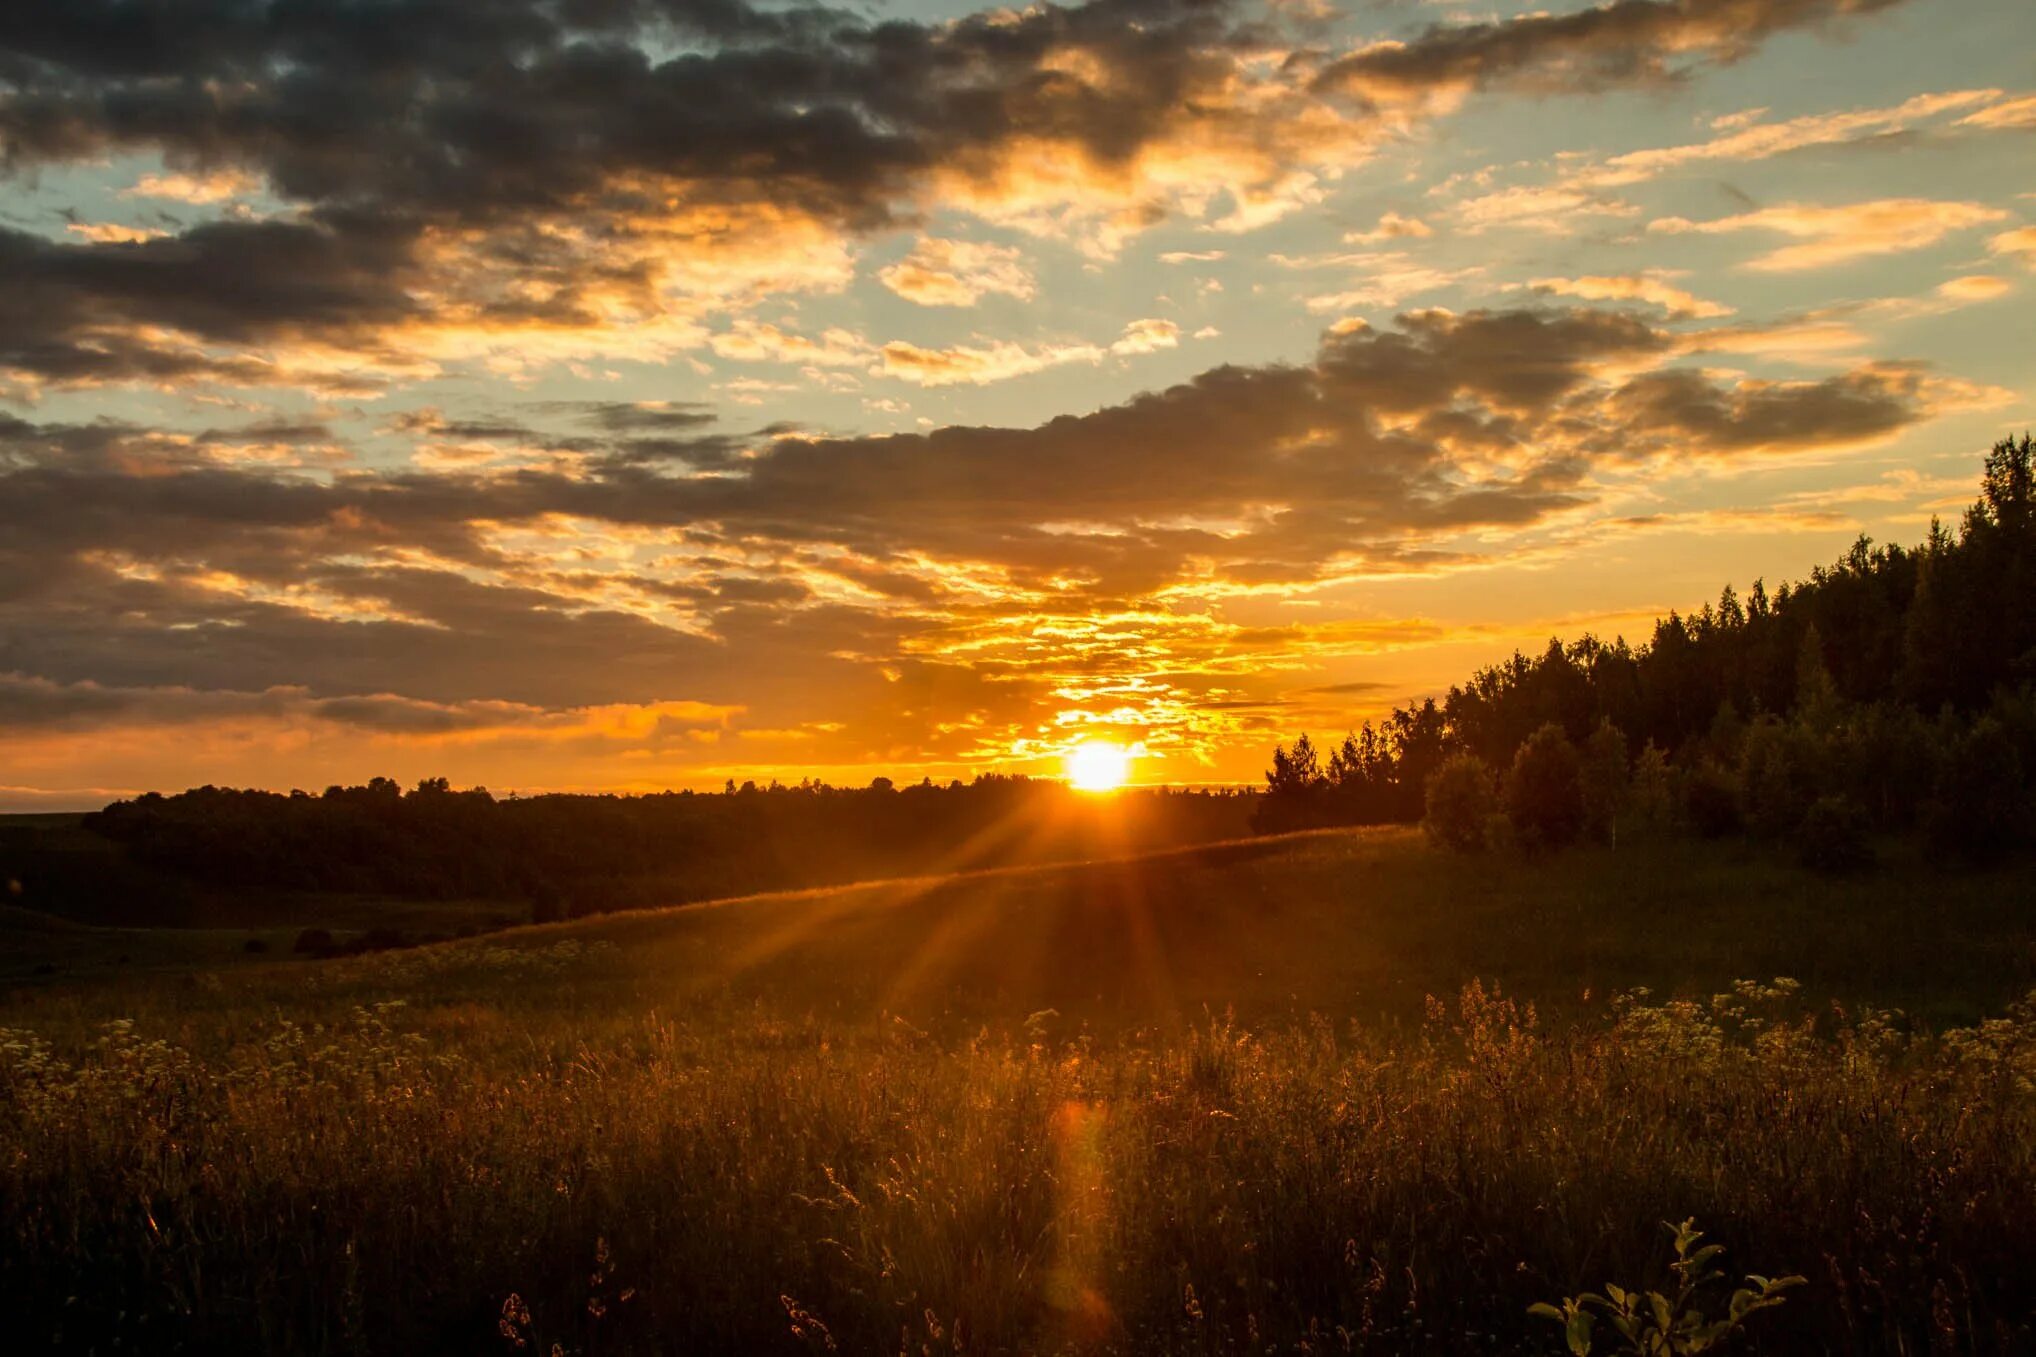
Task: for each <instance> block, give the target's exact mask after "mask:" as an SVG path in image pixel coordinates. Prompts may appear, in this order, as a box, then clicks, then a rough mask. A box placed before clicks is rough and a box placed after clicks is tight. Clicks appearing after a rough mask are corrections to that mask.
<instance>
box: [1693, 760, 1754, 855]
mask: <svg viewBox="0 0 2036 1357" xmlns="http://www.w3.org/2000/svg"><path fill="white" fill-rule="evenodd" d="M1683 812H1684V814H1686V815H1687V816H1689V821H1690V828H1692V829H1694V830H1696V831H1697V833H1698V834H1699V835H1701V836H1703V837H1704V838H1707V839H1722V838H1724V837H1725V836H1726V835H1728V834H1737V833H1738V832H1739V826H1740V820H1739V780H1738V779H1737V778H1735V777H1733V776H1732V774H1730V773H1728V772H1726V771H1725V770H1724V769H1723V768H1720V767H1719V766H1718V765H1717V764H1715V763H1706V764H1704V765H1703V766H1702V767H1700V768H1698V769H1697V771H1696V772H1695V773H1693V774H1691V775H1690V779H1689V783H1688V785H1687V786H1686V787H1685V788H1684V791H1683Z"/></svg>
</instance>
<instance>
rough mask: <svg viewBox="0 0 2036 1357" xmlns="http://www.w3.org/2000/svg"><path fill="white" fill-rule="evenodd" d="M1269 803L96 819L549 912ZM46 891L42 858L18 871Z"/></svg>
mask: <svg viewBox="0 0 2036 1357" xmlns="http://www.w3.org/2000/svg"><path fill="white" fill-rule="evenodd" d="M1251 801H1252V798H1249V797H1246V796H1243V795H1237V794H1229V793H1224V792H1220V791H1219V792H1203V791H1192V792H1191V791H1173V790H1156V789H1155V790H1145V791H1138V792H1131V793H1126V794H1121V795H1118V796H1114V797H1110V798H1107V800H1104V799H1097V798H1091V797H1085V796H1083V795H1081V794H1080V793H1077V792H1073V791H1070V790H1069V789H1067V788H1066V787H1064V786H1062V785H1061V784H1059V783H1058V782H1051V781H1044V780H1036V779H1027V778H1022V777H1003V776H999V775H994V774H991V775H985V776H982V777H979V778H977V779H975V780H974V781H973V782H970V783H962V782H958V781H957V782H953V783H949V784H946V785H936V784H934V783H932V782H930V781H929V782H921V783H918V784H914V785H908V786H905V787H896V786H894V785H893V784H892V783H891V781H890V779H888V778H878V779H875V780H874V781H873V782H872V784H871V785H870V786H868V787H861V788H842V787H832V786H828V785H826V784H824V783H818V782H811V781H809V782H806V783H803V784H801V785H798V786H782V785H777V784H772V785H770V786H767V787H758V786H756V785H755V784H754V783H746V784H744V785H743V786H741V787H736V786H734V785H733V784H732V783H731V784H730V786H729V787H728V789H727V790H726V791H725V792H723V793H720V794H713V793H708V794H698V793H694V792H690V791H679V792H666V793H660V794H655V795H650V796H613V795H600V796H594V795H545V796H530V797H500V798H498V797H495V796H493V795H491V794H490V793H489V792H488V791H487V789H486V788H474V789H471V790H464V791H463V790H456V789H454V788H452V787H451V786H450V785H448V783H447V782H446V780H445V779H443V778H432V779H426V780H425V781H423V782H421V783H419V784H418V785H417V786H415V787H413V788H410V789H409V790H407V791H406V790H405V789H404V788H403V787H402V786H400V785H399V784H398V783H396V782H395V781H394V780H392V779H390V778H376V779H374V780H372V781H371V782H369V783H368V784H366V785H365V786H352V787H337V786H336V787H330V788H327V789H326V790H325V791H324V792H323V793H321V794H318V795H313V794H311V793H308V792H303V791H293V792H289V793H276V792H267V791H257V790H242V789H235V788H225V787H198V788H194V789H192V790H190V791H185V792H180V793H177V794H175V795H171V796H164V795H161V794H159V793H150V794H147V795H144V796H140V797H136V798H134V799H132V800H127V801H117V802H115V803H113V804H112V805H110V806H108V807H106V808H105V809H104V810H102V811H99V812H96V813H94V814H92V815H89V816H87V817H85V821H84V827H85V828H86V829H87V830H90V831H92V832H94V833H96V834H97V835H99V836H102V837H103V838H105V839H108V840H111V841H113V842H114V843H117V844H119V845H121V846H122V847H124V848H125V849H126V852H127V854H128V855H129V856H130V857H131V858H132V859H133V860H135V861H137V862H139V863H141V864H144V865H146V866H149V867H153V868H158V869H162V870H165V871H168V872H171V873H174V874H176V875H178V876H180V877H184V878H188V879H191V880H194V881H197V882H202V883H204V884H206V885H210V886H214V887H218V888H222V889H228V890H236V891H245V890H248V889H266V890H272V891H312V892H334V893H354V894H378V895H390V896H402V897H409V898H419V899H435V900H454V899H494V900H522V901H528V902H529V904H530V906H531V913H532V916H533V917H534V918H535V919H536V920H537V921H538V922H544V921H546V920H549V919H557V918H565V917H572V916H575V915H579V914H586V913H595V912H600V911H604V910H609V909H618V908H629V907H635V906H642V905H652V904H657V905H664V904H675V903H682V902H685V901H690V900H704V899H711V898H715V897H719V896H730V895H740V894H747V893H750V892H755V891H767V890H782V889H791V888H798V887H807V886H817V885H825V884H834V883H840V882H846V881H856V880H865V879H869V878H872V877H880V876H902V875H913V874H918V873H926V872H953V871H963V870H968V869H972V868H983V867H997V866H1009V865H1014V864H1018V863H1030V862H1044V861H1056V860H1066V859H1070V858H1080V857H1090V856H1098V855H1110V854H1122V853H1127V852H1133V851H1138V850H1141V849H1149V848H1163V847H1172V846H1178V845H1182V844H1188V843H1199V842H1206V841H1209V840H1213V839H1222V838H1233V837H1236V836H1238V835H1241V834H1243V833H1245V832H1246V830H1247V822H1248V817H1249V815H1250V805H1251ZM17 874H18V875H20V876H21V879H23V880H24V882H25V883H26V889H27V891H28V892H29V893H30V895H31V896H32V895H33V894H34V892H35V889H36V885H37V879H36V873H35V871H34V869H33V867H28V868H24V869H21V870H20V871H19V872H18V873H17Z"/></svg>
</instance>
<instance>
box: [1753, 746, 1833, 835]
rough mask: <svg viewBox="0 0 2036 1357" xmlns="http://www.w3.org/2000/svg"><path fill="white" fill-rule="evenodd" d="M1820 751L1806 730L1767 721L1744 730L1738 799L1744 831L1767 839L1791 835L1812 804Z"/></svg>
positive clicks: (1817, 789)
mask: <svg viewBox="0 0 2036 1357" xmlns="http://www.w3.org/2000/svg"><path fill="white" fill-rule="evenodd" d="M1820 754H1821V749H1820V747H1819V744H1818V740H1817V737H1816V736H1815V735H1814V734H1813V733H1812V732H1811V731H1810V730H1809V729H1807V728H1806V727H1804V726H1802V725H1798V724H1794V723H1786V722H1782V721H1777V720H1774V719H1772V718H1769V719H1766V720H1761V721H1756V722H1754V723H1753V724H1752V725H1751V726H1750V727H1748V728H1747V731H1746V740H1745V742H1744V744H1742V745H1741V746H1740V751H1739V796H1740V808H1741V811H1742V818H1743V821H1744V823H1745V826H1746V828H1748V829H1750V830H1751V831H1753V832H1754V833H1755V834H1758V835H1762V836H1764V837H1767V838H1782V837H1785V836H1787V835H1788V834H1790V833H1792V832H1794V830H1795V828H1796V826H1797V825H1799V824H1801V823H1802V821H1803V815H1804V813H1805V812H1807V811H1808V810H1809V809H1810V803H1811V802H1812V801H1815V800H1816V799H1817V796H1818V794H1819V792H1820V790H1821V783H1822V779H1821V777H1820V776H1819V773H1820V768H1819V765H1820V763H1821V758H1820Z"/></svg>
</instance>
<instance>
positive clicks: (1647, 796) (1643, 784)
mask: <svg viewBox="0 0 2036 1357" xmlns="http://www.w3.org/2000/svg"><path fill="white" fill-rule="evenodd" d="M1677 784H1678V779H1677V776H1676V770H1675V769H1674V768H1673V767H1671V766H1670V764H1669V761H1668V755H1666V754H1664V753H1662V752H1661V749H1660V747H1659V746H1657V745H1655V744H1653V743H1652V742H1650V743H1649V744H1648V746H1647V748H1645V749H1643V750H1641V751H1640V757H1639V758H1637V759H1635V760H1633V772H1632V775H1631V776H1630V777H1629V778H1628V779H1627V783H1626V787H1627V798H1626V800H1627V811H1628V814H1627V818H1628V820H1629V821H1630V822H1631V824H1632V827H1633V828H1634V829H1635V830H1638V831H1639V832H1641V833H1643V834H1665V833H1667V832H1668V831H1669V830H1671V829H1674V828H1675V827H1676V824H1677V822H1678V819H1679V816H1680V807H1681V801H1682V798H1681V797H1680V796H1679V795H1678V794H1677Z"/></svg>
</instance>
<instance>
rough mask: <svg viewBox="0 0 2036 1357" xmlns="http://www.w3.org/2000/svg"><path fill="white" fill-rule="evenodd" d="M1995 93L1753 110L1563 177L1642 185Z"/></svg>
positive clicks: (1969, 120) (1907, 120)
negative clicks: (1783, 114) (1806, 109)
mask: <svg viewBox="0 0 2036 1357" xmlns="http://www.w3.org/2000/svg"><path fill="white" fill-rule="evenodd" d="M2000 97H2001V91H1999V90H1995V89H1979V90H1950V91H1946V92H1943V93H1939V94H1919V95H1917V96H1915V97H1914V98H1913V99H1907V100H1904V101H1903V102H1901V103H1900V104H1896V105H1894V106H1893V107H1889V108H1865V109H1850V110H1847V111H1844V112H1837V113H1811V114H1805V115H1804V116H1802V117H1798V118H1789V119H1787V120H1785V121H1783V122H1776V123H1763V122H1760V121H1759V117H1760V115H1762V114H1764V113H1766V112H1767V110H1766V109H1754V110H1751V111H1750V112H1749V113H1747V114H1746V115H1743V117H1742V118H1740V119H1732V120H1721V121H1719V122H1714V123H1713V126H1714V127H1720V126H1722V127H1725V128H1727V129H1729V130H1727V132H1726V135H1724V136H1721V137H1714V138H1712V139H1711V140H1709V141H1701V142H1692V143H1688V144H1685V145H1681V146H1662V147H1650V148H1647V149H1645V150H1639V151H1628V152H1625V153H1624V154H1621V155H1615V156H1611V157H1609V158H1607V159H1606V160H1604V161H1603V162H1601V163H1596V164H1592V165H1589V166H1586V167H1584V168H1582V169H1579V170H1575V171H1572V172H1571V173H1570V174H1569V175H1568V176H1566V178H1567V180H1568V181H1569V182H1572V183H1578V184H1582V185H1588V186H1591V187H1596V188H1612V187H1617V186H1621V185H1626V184H1637V183H1642V182H1644V181H1646V180H1649V179H1654V178H1658V177H1659V176H1661V175H1663V174H1667V173H1670V172H1673V171H1676V170H1681V169H1687V168H1688V167H1690V166H1692V165H1700V164H1705V163H1709V162H1715V161H1752V160H1766V159H1769V158H1770V157H1773V156H1778V155H1784V154H1786V153H1788V152H1790V151H1799V150H1803V149H1805V148H1808V147H1812V146H1829V145H1837V144H1842V143H1847V142H1853V141H1858V140H1860V139H1862V138H1866V137H1875V136H1886V135H1888V134H1890V133H1893V132H1899V131H1903V130H1906V129H1907V128H1910V127H1913V126H1915V125H1916V124H1918V123H1922V122H1926V121H1928V120H1930V119H1932V118H1937V117H1941V116H1942V115H1944V114H1946V113H1955V112H1958V111H1959V110H1961V109H1967V108H1971V107H1973V106H1974V105H1976V104H1989V103H1991V102H1992V101H1994V100H1997V99H1999V98H2000ZM2010 107H2012V105H1996V106H1995V107H1994V108H1991V109H1982V110H1981V111H1980V112H1979V113H1976V114H1973V115H1971V116H1968V117H1966V118H1964V119H1961V120H1960V121H1961V123H1962V124H1971V125H1975V126H2002V125H2006V124H2005V123H2001V122H1991V123H1990V122H1985V121H1982V120H1983V119H1985V118H1987V116H1988V115H1989V114H1990V113H1994V112H1997V111H1998V110H2000V109H2004V108H2010Z"/></svg>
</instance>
